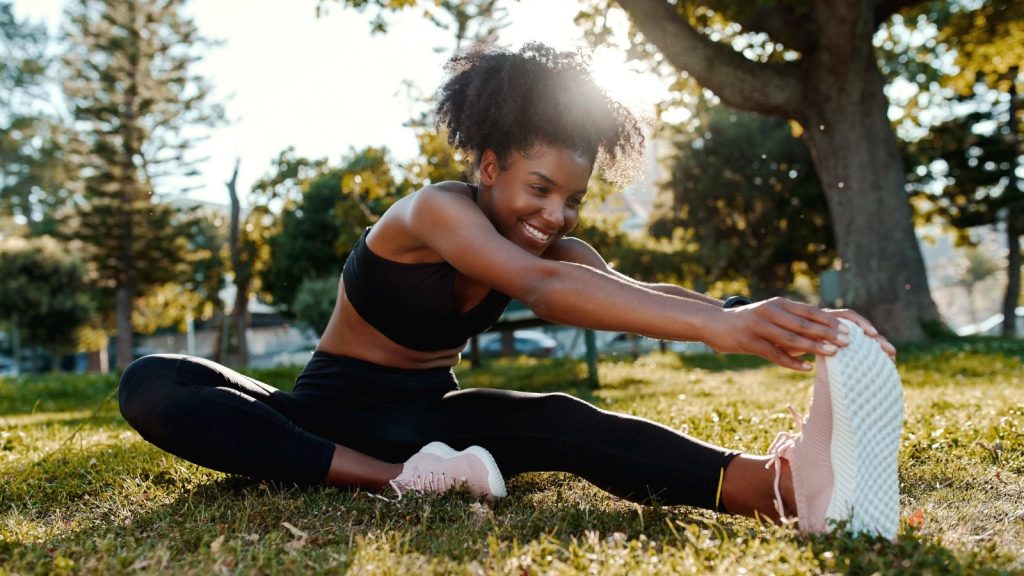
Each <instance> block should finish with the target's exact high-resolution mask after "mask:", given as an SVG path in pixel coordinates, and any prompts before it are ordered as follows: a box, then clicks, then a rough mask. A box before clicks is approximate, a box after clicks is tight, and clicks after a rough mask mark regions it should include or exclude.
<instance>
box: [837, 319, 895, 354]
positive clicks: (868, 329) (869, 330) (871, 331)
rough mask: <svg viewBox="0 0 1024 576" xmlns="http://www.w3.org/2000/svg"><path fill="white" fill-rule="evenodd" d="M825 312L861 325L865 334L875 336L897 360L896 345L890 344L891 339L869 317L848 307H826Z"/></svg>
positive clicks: (886, 351)
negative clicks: (880, 331)
mask: <svg viewBox="0 0 1024 576" xmlns="http://www.w3.org/2000/svg"><path fill="white" fill-rule="evenodd" d="M824 312H825V313H826V314H830V315H832V316H834V317H836V318H844V319H846V320H849V321H850V322H853V323H854V324H856V325H857V326H860V329H861V330H863V331H864V333H865V334H867V335H868V336H870V337H872V338H874V339H875V340H876V341H877V342H878V344H879V345H880V346H881V347H882V351H883V352H885V353H886V354H888V355H889V358H891V359H892V361H893V362H895V361H896V347H895V346H893V345H892V344H890V343H889V341H888V340H886V339H885V336H882V334H881V333H879V332H878V329H877V328H875V327H874V326H873V325H872V324H871V322H868V320H867V318H865V317H863V316H861V315H860V314H857V313H856V312H854V311H853V310H849V309H847V308H841V309H828V308H826V309H825V310H824Z"/></svg>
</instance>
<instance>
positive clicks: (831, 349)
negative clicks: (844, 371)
mask: <svg viewBox="0 0 1024 576" xmlns="http://www.w3.org/2000/svg"><path fill="white" fill-rule="evenodd" d="M821 350H822V351H823V352H825V354H835V353H836V350H839V348H836V345H835V344H823V345H822V346H821Z"/></svg>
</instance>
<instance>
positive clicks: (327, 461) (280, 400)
mask: <svg viewBox="0 0 1024 576" xmlns="http://www.w3.org/2000/svg"><path fill="white" fill-rule="evenodd" d="M119 392H120V403H121V413H122V414H123V415H124V417H125V419H126V420H128V422H129V423H130V424H131V425H132V426H133V427H134V428H135V429H136V430H138V431H139V433H140V434H141V435H142V436H143V438H145V439H146V440H149V441H150V442H152V443H153V444H155V445H156V446H158V447H160V448H162V449H164V450H166V451H168V452H170V453H172V454H175V455H177V456H180V457H182V458H185V459H186V460H189V461H191V462H194V463H196V464H199V465H201V466H205V467H208V468H212V469H214V470H220V471H222V472H228V473H232V474H242V475H246V476H252V477H255V478H271V479H277V480H285V481H293V482H299V483H303V484H319V483H323V482H326V483H328V484H338V485H346V486H365V487H368V488H378V487H380V486H384V485H386V484H387V482H388V480H390V479H392V478H394V477H396V476H398V474H399V473H400V472H401V469H402V466H401V464H389V463H386V462H382V461H380V460H377V459H374V458H370V457H369V456H366V455H364V454H361V453H359V452H355V451H352V450H349V449H347V448H344V447H342V446H339V445H337V444H335V443H334V442H331V441H330V440H327V439H324V438H321V437H319V436H316V435H314V434H311V433H309V432H307V431H306V430H304V429H303V428H302V427H301V426H300V424H301V423H302V421H303V420H304V418H305V416H304V414H303V411H302V409H301V406H300V405H298V404H297V403H296V402H295V401H294V400H293V399H292V398H290V397H289V396H288V395H287V394H285V393H282V392H280V391H279V390H276V389H274V388H273V387H271V386H268V385H266V384H263V383H262V382H258V381H256V380H253V379H252V378H248V377H246V376H243V375H241V374H239V373H237V372H235V371H233V370H230V369H228V368H225V367H224V366H220V365H218V364H216V363H214V362H210V361H207V360H203V359H200V358H193V357H188V356H178V355H152V356H147V357H145V358H140V359H139V360H136V361H135V362H133V363H132V364H131V365H130V366H129V367H128V369H127V370H125V373H124V375H123V376H122V377H121V384H120V390H119Z"/></svg>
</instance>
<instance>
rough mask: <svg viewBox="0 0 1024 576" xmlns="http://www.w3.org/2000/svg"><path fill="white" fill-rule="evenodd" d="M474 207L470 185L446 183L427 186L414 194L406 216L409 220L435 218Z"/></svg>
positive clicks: (411, 196) (405, 212)
mask: <svg viewBox="0 0 1024 576" xmlns="http://www.w3.org/2000/svg"><path fill="white" fill-rule="evenodd" d="M473 206H475V203H474V202H473V189H472V188H471V187H470V186H469V184H466V183H465V182H456V181H445V182H438V183H436V184H427V185H426V186H424V187H422V188H420V189H419V190H417V191H416V192H414V193H412V194H411V195H410V196H409V203H408V205H407V206H406V209H405V210H404V215H405V217H406V218H409V219H416V218H420V217H424V218H433V217H434V216H435V215H436V213H437V212H439V211H440V212H443V211H451V210H456V211H459V210H464V209H467V208H470V207H473Z"/></svg>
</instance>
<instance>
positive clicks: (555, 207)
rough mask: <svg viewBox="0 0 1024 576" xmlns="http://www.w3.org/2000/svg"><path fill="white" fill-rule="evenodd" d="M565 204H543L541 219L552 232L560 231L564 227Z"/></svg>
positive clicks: (551, 202) (550, 202)
mask: <svg viewBox="0 0 1024 576" xmlns="http://www.w3.org/2000/svg"><path fill="white" fill-rule="evenodd" d="M565 210H566V208H565V204H564V203H562V202H561V201H548V202H546V203H545V204H544V209H543V210H542V211H541V217H542V218H543V220H544V225H545V226H548V227H549V228H550V229H552V230H561V229H562V226H564V225H565Z"/></svg>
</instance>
